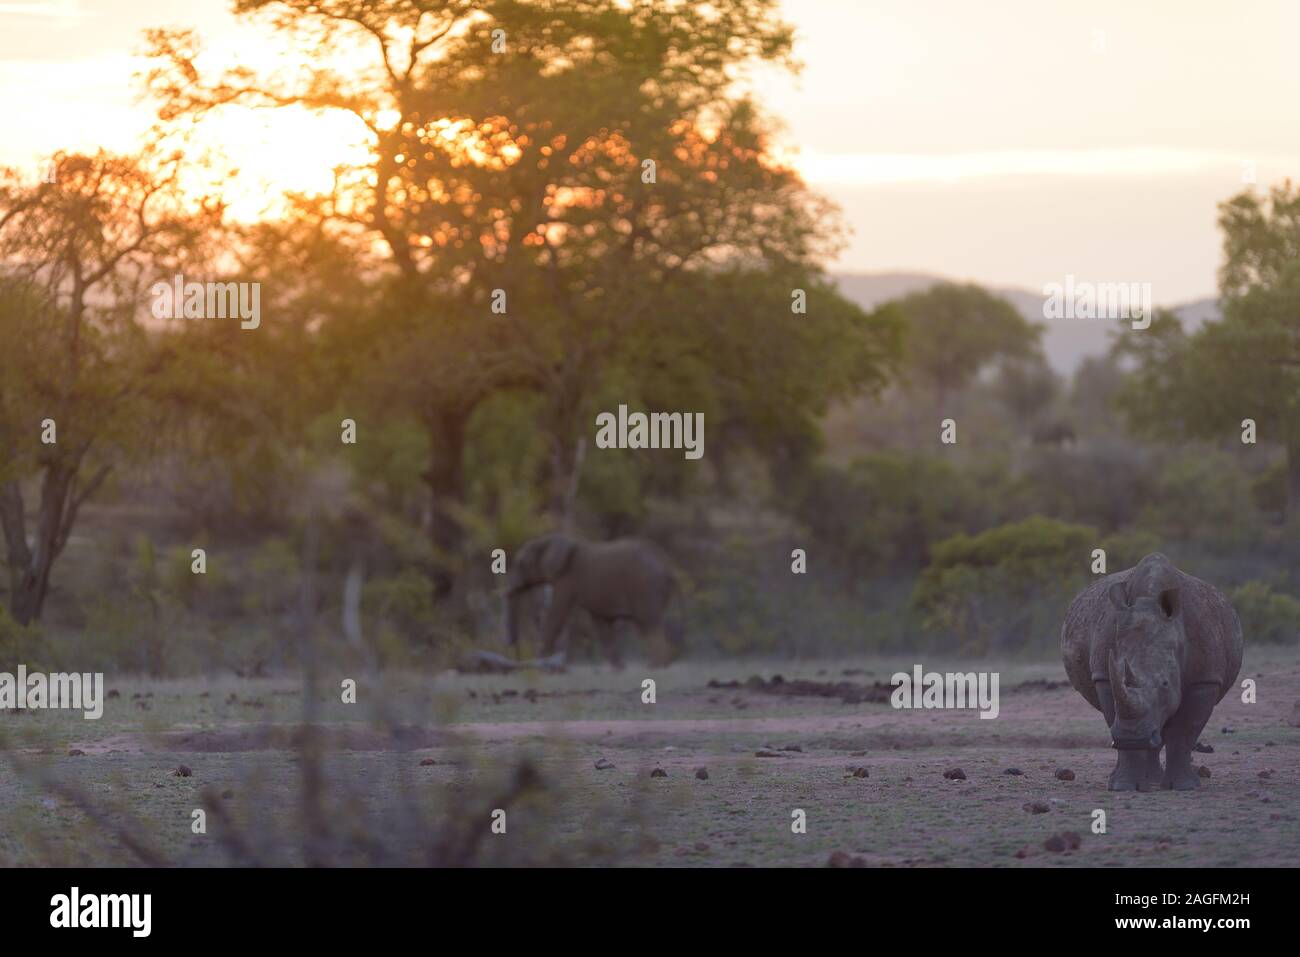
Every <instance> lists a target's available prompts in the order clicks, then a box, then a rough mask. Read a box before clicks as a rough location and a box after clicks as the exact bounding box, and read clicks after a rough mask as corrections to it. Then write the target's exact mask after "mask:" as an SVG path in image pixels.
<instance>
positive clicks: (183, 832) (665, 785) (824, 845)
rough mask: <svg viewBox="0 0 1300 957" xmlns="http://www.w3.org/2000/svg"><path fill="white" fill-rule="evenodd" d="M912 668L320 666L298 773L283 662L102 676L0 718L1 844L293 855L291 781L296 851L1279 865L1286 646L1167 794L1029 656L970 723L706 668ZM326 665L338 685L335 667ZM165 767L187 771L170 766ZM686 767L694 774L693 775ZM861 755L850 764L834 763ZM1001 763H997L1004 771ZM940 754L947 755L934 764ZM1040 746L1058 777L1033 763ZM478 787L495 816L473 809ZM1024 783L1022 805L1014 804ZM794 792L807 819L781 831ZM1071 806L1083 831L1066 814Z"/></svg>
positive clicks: (829, 668) (346, 859) (350, 859)
mask: <svg viewBox="0 0 1300 957" xmlns="http://www.w3.org/2000/svg"><path fill="white" fill-rule="evenodd" d="M912 664H913V662H912V661H904V660H897V661H885V660H878V659H876V660H871V661H862V660H857V661H836V662H826V661H824V662H805V663H802V664H799V665H793V664H791V663H788V662H787V663H781V664H779V665H778V664H773V663H770V662H730V663H724V662H718V663H699V662H685V663H678V664H676V665H673V666H670V667H667V668H651V667H649V666H643V665H638V664H635V663H634V664H631V665H629V666H628V668H627V669H625V670H624V671H622V672H614V671H611V670H609V669H608V668H606V667H603V666H595V665H592V666H579V667H576V668H573V669H571V670H570V671H569V672H568V673H567V674H564V675H536V674H529V675H523V674H519V675H509V676H471V675H458V674H445V675H439V676H436V677H433V676H431V677H427V678H419V679H417V678H415V677H413V676H409V675H406V676H393V675H387V676H373V675H372V676H367V675H342V674H337V675H336V674H331V675H328V676H322V679H321V685H322V689H324V688H325V687H328V688H329V689H330V690H328V692H326V691H325V690H322V691H321V692H320V694H319V696H318V720H319V721H320V722H321V725H320V728H321V730H320V736H319V741H320V742H321V744H322V746H323V747H324V749H325V752H326V753H325V758H324V764H323V766H322V769H321V770H322V774H323V778H322V783H321V784H320V785H319V787H313V786H311V785H308V786H307V788H306V789H304V785H303V771H304V760H303V757H302V755H301V753H300V752H299V750H298V749H297V747H296V744H295V741H296V739H295V734H296V729H297V727H298V726H299V723H300V722H301V719H302V715H303V692H302V690H301V687H300V686H299V685H298V684H297V683H296V682H295V681H293V680H240V679H234V678H231V679H229V680H221V681H213V682H202V681H162V682H145V681H133V680H116V681H115V680H114V679H113V678H112V677H111V676H110V678H109V683H108V687H109V688H112V689H113V690H115V691H117V692H118V695H117V696H115V697H112V698H111V699H110V700H109V701H108V702H107V704H106V707H105V712H104V716H103V718H102V719H101V720H99V721H86V720H84V719H82V717H81V716H80V713H69V712H49V711H44V712H35V713H25V714H13V713H5V714H0V734H3V736H4V739H5V742H6V747H7V749H8V751H7V753H6V754H5V755H3V757H4V758H6V759H7V760H5V761H3V762H0V864H7V865H15V864H19V865H23V864H39V863H68V864H111V865H119V864H131V863H136V862H138V861H139V860H140V854H141V853H144V854H146V855H149V854H152V855H156V856H157V857H158V858H159V859H162V860H165V861H166V862H169V863H177V864H203V865H214V864H226V863H231V862H233V861H244V862H248V861H249V860H251V859H257V860H263V861H268V862H288V863H301V862H303V861H304V860H305V859H306V856H308V855H310V854H311V853H312V850H311V844H310V841H309V840H306V839H304V838H303V833H304V829H303V826H302V821H303V816H304V814H307V815H310V814H311V813H312V811H311V810H304V808H305V807H307V806H308V805H309V804H312V802H315V803H314V804H312V806H316V807H319V808H320V811H319V814H320V815H323V817H324V823H323V825H321V826H322V827H323V828H324V829H325V830H327V831H329V832H330V834H331V841H332V844H331V845H330V850H329V851H328V852H327V853H325V854H324V856H323V857H322V858H319V859H323V860H326V861H328V862H342V863H365V862H367V861H373V860H380V859H384V858H382V857H378V856H376V852H375V851H374V848H373V847H370V845H369V844H368V842H371V841H372V840H373V838H374V837H375V835H381V836H383V838H384V839H385V840H387V839H388V838H389V837H392V838H393V840H392V841H391V842H390V843H391V844H393V845H409V844H411V843H415V844H421V842H422V843H423V844H425V845H428V846H430V847H432V846H434V845H437V844H439V842H440V841H441V842H443V844H444V851H445V850H446V847H459V848H461V850H462V851H464V853H465V854H466V855H467V856H466V857H465V858H464V859H466V860H472V861H474V862H477V863H487V864H493V863H538V862H557V863H611V862H613V863H624V864H638V865H693V866H698V865H822V864H825V863H826V862H827V861H828V860H829V859H830V858H831V856H832V854H835V853H836V852H842V853H843V855H847V856H848V857H849V858H858V859H859V860H860V861H861V862H864V863H866V864H869V865H890V866H912V865H957V866H960V865H999V866H1000V865H1005V866H1026V865H1030V866H1125V865H1139V866H1140V865H1174V866H1247V865H1251V866H1256V865H1270V864H1271V865H1288V866H1296V865H1297V864H1300V774H1298V773H1297V772H1298V771H1300V729H1297V728H1294V727H1291V726H1289V724H1288V718H1289V717H1290V716H1291V714H1292V710H1293V707H1295V706H1296V702H1297V700H1298V699H1300V654H1297V652H1296V651H1294V650H1284V649H1268V648H1256V649H1248V652H1247V658H1246V663H1245V666H1244V667H1243V669H1242V675H1241V678H1243V679H1244V678H1253V679H1254V680H1255V681H1256V683H1257V685H1258V692H1257V693H1258V702H1257V703H1255V704H1244V703H1242V701H1241V700H1240V694H1239V693H1236V694H1229V696H1228V697H1227V698H1225V699H1224V701H1223V702H1221V703H1220V705H1219V707H1218V708H1217V709H1216V711H1215V713H1214V716H1213V717H1212V719H1211V723H1210V725H1209V727H1207V729H1206V732H1205V734H1204V735H1203V738H1202V740H1203V741H1204V743H1206V744H1208V745H1210V746H1212V747H1213V748H1214V751H1213V753H1205V754H1198V755H1196V756H1195V758H1196V761H1197V763H1198V764H1201V765H1204V766H1205V767H1207V768H1208V769H1209V770H1210V772H1211V775H1212V776H1211V777H1210V778H1208V779H1206V780H1204V781H1203V786H1202V788H1201V789H1200V790H1199V791H1196V792H1186V793H1173V792H1165V791H1160V792H1153V793H1141V794H1135V793H1130V794H1113V793H1110V792H1108V791H1107V790H1106V778H1107V775H1108V774H1109V772H1110V769H1111V768H1112V767H1113V765H1114V755H1113V752H1111V751H1110V750H1109V749H1108V748H1107V747H1106V744H1107V736H1106V733H1105V728H1104V726H1103V722H1102V719H1101V718H1100V716H1099V715H1098V714H1097V713H1096V712H1094V711H1093V710H1092V709H1091V708H1090V707H1089V706H1088V705H1087V703H1086V702H1084V701H1083V699H1082V698H1080V697H1079V696H1078V695H1077V694H1076V693H1075V692H1074V691H1073V690H1072V689H1070V688H1069V687H1068V685H1059V684H1056V683H1058V682H1062V681H1063V678H1064V676H1063V673H1062V669H1061V667H1060V665H1059V664H1055V663H1053V664H1044V665H1015V666H1012V667H1006V668H1003V669H1001V670H1000V676H1001V713H1000V715H999V717H998V718H997V719H996V720H981V719H980V718H979V717H978V713H977V712H976V711H965V712H955V711H896V710H894V709H893V708H891V707H890V706H889V705H888V704H883V703H859V704H847V703H842V702H841V701H840V700H839V699H838V698H835V697H811V696H800V697H794V696H789V697H787V696H776V695H772V694H767V693H763V692H760V691H756V690H752V689H745V688H743V687H741V688H718V687H709V682H710V680H711V679H712V680H716V681H719V682H729V681H740V682H741V683H742V685H743V683H744V681H745V679H746V678H748V677H749V676H751V675H754V674H758V675H761V676H764V677H771V676H772V675H774V674H776V673H780V674H781V675H783V676H784V677H785V678H786V679H793V678H807V679H812V680H816V681H822V682H831V681H849V682H854V683H860V684H867V685H869V684H871V683H873V682H875V681H882V682H887V681H888V679H889V676H890V674H891V673H892V672H893V671H895V670H909V671H910V669H911V666H912ZM923 664H924V665H925V667H926V669H927V670H940V671H949V670H963V671H964V670H981V669H983V670H991V669H994V668H996V665H994V664H992V663H989V662H983V663H967V664H964V665H963V664H962V663H959V662H955V661H943V660H937V659H936V660H925V661H924V662H923ZM348 677H351V678H354V679H356V681H357V698H358V700H357V703H356V704H344V703H343V702H342V701H341V700H340V694H339V693H338V692H337V691H336V690H334V689H337V688H338V687H339V686H340V682H341V681H342V680H343V679H344V678H348ZM646 678H652V679H654V681H655V682H656V688H655V691H656V701H655V703H653V704H648V703H644V702H643V700H642V695H643V690H642V682H643V680H644V679H646ZM1224 728H1229V729H1231V730H1230V731H1228V732H1225V731H1224V730H1223V729H1224ZM787 749H788V750H787ZM796 749H797V750H796ZM76 751H80V752H83V753H81V754H76V753H71V752H76ZM760 751H767V752H772V753H774V754H776V755H778V756H776V757H759V756H757V753H758V752H760ZM524 760H526V761H528V762H529V763H530V766H532V767H534V768H535V769H536V771H537V773H538V777H539V779H540V781H541V783H542V784H543V785H544V786H545V787H544V789H543V790H528V791H527V792H526V793H524V794H522V795H516V794H514V793H513V792H512V791H511V790H510V785H509V781H510V774H511V772H512V770H513V769H515V768H516V767H517V766H518V764H519V762H520V761H524ZM430 761H432V763H429V762H430ZM598 761H603V762H608V763H609V764H612V765H613V766H612V767H609V768H605V769H598V768H597V767H596V763H597V762H598ZM181 765H185V766H186V767H187V768H188V769H189V770H190V771H191V772H192V773H191V774H190V775H189V776H180V775H177V774H176V773H175V772H176V769H177V768H178V767H179V766H181ZM701 767H703V768H706V769H707V778H700V777H697V776H696V770H697V769H698V768H701ZM860 767H864V768H866V769H867V776H866V777H861V776H854V775H853V773H852V772H853V769H855V768H860ZM1009 767H1016V768H1019V769H1021V770H1022V771H1023V774H1021V775H1019V776H1014V775H1008V774H1004V773H1003V771H1004V770H1005V769H1006V768H1009ZM953 768H961V769H962V771H963V772H964V773H965V779H964V780H949V779H946V778H945V777H944V771H946V770H949V769H953ZM656 769H660V770H662V771H663V772H664V775H663V776H658V775H656V776H652V772H654V771H655V770H656ZM1062 769H1068V770H1070V771H1072V772H1073V773H1074V779H1073V780H1061V779H1059V778H1058V777H1057V774H1056V772H1057V771H1058V770H1062ZM309 799H310V800H309ZM497 802H503V805H502V809H503V810H505V811H506V812H507V827H506V833H504V834H492V833H491V831H490V824H491V812H492V811H493V810H494V809H495V808H496V807H497V806H498V803H497ZM1034 803H1038V804H1040V805H1042V806H1045V807H1046V808H1047V810H1046V811H1045V812H1043V813H1031V812H1030V811H1028V810H1026V809H1025V806H1026V805H1030V804H1034ZM214 805H215V806H216V807H217V808H218V812H216V813H213V812H212V811H211V810H210V809H211V808H212V807H213V806H214ZM197 808H207V809H209V813H208V816H207V821H206V825H207V830H206V833H204V834H195V833H194V832H193V830H192V826H191V825H192V820H193V817H192V814H193V811H194V810H195V809H197ZM796 810H802V811H803V812H805V814H806V820H807V829H806V833H802V834H798V833H794V832H793V831H792V827H791V824H792V820H793V818H792V815H793V813H794V812H795V811H796ZM1098 810H1101V811H1104V812H1105V815H1106V832H1105V833H1104V834H1098V833H1094V832H1093V830H1092V823H1093V821H1094V814H1095V812H1096V811H1098ZM408 831H409V834H410V837H409V840H407V839H406V838H405V837H404V836H403V835H405V834H406V833H407V832H408ZM1063 832H1075V833H1077V834H1078V835H1079V836H1080V843H1079V846H1078V847H1077V849H1073V850H1069V849H1067V850H1065V851H1057V850H1049V849H1048V848H1047V847H1045V844H1046V843H1048V839H1049V838H1051V837H1052V836H1053V835H1056V834H1060V833H1063ZM468 835H472V839H470V838H468V837H467V836H468ZM466 840H469V843H468V844H466V843H465V841H466ZM132 842H135V843H137V844H139V845H140V846H142V847H143V848H144V850H143V851H137V850H132V849H131V847H130V845H131V844H132ZM446 842H450V843H449V844H448V843H446ZM458 842H459V843H458ZM466 847H468V848H470V850H468V851H465V848H466ZM419 853H424V852H423V851H420V852H419ZM443 859H446V858H445V855H444V857H443ZM419 860H420V858H419V857H418V856H416V857H414V858H412V861H413V862H418V861H419Z"/></svg>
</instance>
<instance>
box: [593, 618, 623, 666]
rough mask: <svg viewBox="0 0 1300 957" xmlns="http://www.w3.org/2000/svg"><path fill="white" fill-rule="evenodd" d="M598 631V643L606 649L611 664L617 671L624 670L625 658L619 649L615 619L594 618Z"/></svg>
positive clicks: (594, 624)
mask: <svg viewBox="0 0 1300 957" xmlns="http://www.w3.org/2000/svg"><path fill="white" fill-rule="evenodd" d="M591 621H592V625H593V626H594V627H595V630H596V642H597V644H599V645H601V646H602V647H603V648H604V649H605V654H607V655H608V656H609V663H610V664H611V665H612V666H613V667H614V668H615V669H617V670H619V671H622V670H623V656H622V654H620V652H619V648H618V628H617V627H616V626H617V625H618V622H617V621H616V620H615V619H613V618H592V620H591Z"/></svg>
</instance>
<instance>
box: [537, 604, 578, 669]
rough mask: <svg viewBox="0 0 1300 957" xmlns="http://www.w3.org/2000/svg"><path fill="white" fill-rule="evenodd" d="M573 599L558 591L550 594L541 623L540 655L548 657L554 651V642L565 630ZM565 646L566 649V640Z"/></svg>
mask: <svg viewBox="0 0 1300 957" xmlns="http://www.w3.org/2000/svg"><path fill="white" fill-rule="evenodd" d="M572 604H573V601H572V599H571V598H569V597H568V596H567V595H561V594H560V593H559V592H558V591H557V592H556V593H554V594H552V596H551V603H550V604H549V605H548V606H547V608H546V620H545V621H544V622H543V624H542V657H544V658H549V657H550V656H551V655H553V654H554V653H555V646H556V643H557V642H558V641H559V639H560V636H561V635H562V634H564V632H565V627H564V626H565V625H566V624H567V623H568V620H569V609H570V607H571V605H572ZM565 647H566V650H567V647H568V642H567V640H566V642H565Z"/></svg>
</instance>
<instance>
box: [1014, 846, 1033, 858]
mask: <svg viewBox="0 0 1300 957" xmlns="http://www.w3.org/2000/svg"><path fill="white" fill-rule="evenodd" d="M1011 856H1012V857H1018V858H1020V859H1021V860H1024V859H1025V858H1026V857H1028V856H1029V848H1027V847H1022V848H1021V849H1020V850H1018V851H1016V853H1014V854H1012V855H1011Z"/></svg>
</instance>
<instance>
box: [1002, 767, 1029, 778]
mask: <svg viewBox="0 0 1300 957" xmlns="http://www.w3.org/2000/svg"><path fill="white" fill-rule="evenodd" d="M1002 773H1003V774H1013V775H1015V776H1016V777H1020V775H1022V774H1024V773H1025V772H1024V771H1021V770H1020V769H1019V768H1007V769H1006V770H1005V771H1003V772H1002Z"/></svg>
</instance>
